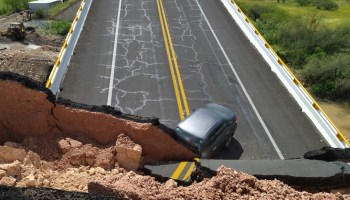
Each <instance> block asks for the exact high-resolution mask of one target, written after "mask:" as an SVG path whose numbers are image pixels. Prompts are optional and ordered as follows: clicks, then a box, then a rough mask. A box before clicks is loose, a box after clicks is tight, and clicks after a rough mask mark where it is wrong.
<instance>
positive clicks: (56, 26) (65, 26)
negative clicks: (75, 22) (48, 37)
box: [45, 20, 71, 35]
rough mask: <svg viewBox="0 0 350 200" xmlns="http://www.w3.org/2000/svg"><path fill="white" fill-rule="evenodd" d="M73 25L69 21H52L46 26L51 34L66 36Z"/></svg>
mask: <svg viewBox="0 0 350 200" xmlns="http://www.w3.org/2000/svg"><path fill="white" fill-rule="evenodd" d="M70 26H71V23H70V22H69V21H64V20H63V21H51V22H48V23H47V24H46V26H45V28H46V30H47V31H48V32H49V33H53V34H58V35H66V34H67V33H68V31H69V29H70Z"/></svg>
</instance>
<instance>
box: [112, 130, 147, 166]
mask: <svg viewBox="0 0 350 200" xmlns="http://www.w3.org/2000/svg"><path fill="white" fill-rule="evenodd" d="M116 152H117V161H118V163H119V164H120V165H121V166H123V167H125V169H127V170H133V171H136V170H137V169H138V168H139V166H140V164H141V161H142V157H141V155H142V147H141V146H140V145H139V144H136V143H134V142H133V141H132V140H131V139H130V138H129V137H127V136H126V135H124V134H120V135H119V136H118V138H117V142H116Z"/></svg>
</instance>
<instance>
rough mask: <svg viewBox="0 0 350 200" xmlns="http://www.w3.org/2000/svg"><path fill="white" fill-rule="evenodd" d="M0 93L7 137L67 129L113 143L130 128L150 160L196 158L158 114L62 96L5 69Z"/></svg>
mask: <svg viewBox="0 0 350 200" xmlns="http://www.w3.org/2000/svg"><path fill="white" fill-rule="evenodd" d="M14 91H16V92H14ZM0 94H1V99H0V105H1V108H0V112H1V116H0V132H1V136H0V142H1V143H4V142H6V141H14V142H19V141H21V140H23V139H24V138H26V137H42V136H44V135H45V136H46V135H48V134H51V135H57V134H64V135H69V136H70V137H78V136H81V135H83V136H85V137H89V138H91V139H94V140H96V141H97V142H98V143H101V144H109V143H115V141H116V139H117V136H118V135H119V134H121V133H124V134H125V135H127V136H128V137H130V138H131V139H132V140H133V141H135V142H136V143H137V144H140V145H141V146H142V154H143V157H144V161H145V162H147V161H152V160H156V161H159V160H179V159H184V160H191V159H193V158H194V157H195V156H196V155H195V154H194V153H192V152H191V151H189V150H188V149H186V148H185V147H183V146H182V145H180V144H178V143H176V142H175V141H174V140H173V139H172V138H171V137H170V136H169V135H168V134H167V133H166V132H167V131H168V132H169V131H171V130H170V129H168V128H167V127H165V126H163V125H162V124H160V123H159V122H158V119H151V118H143V117H138V116H133V115H126V114H123V113H121V112H120V111H118V110H115V109H114V108H112V107H108V106H101V107H97V106H87V105H83V104H77V103H73V102H71V101H69V100H65V99H59V100H58V101H56V99H55V96H54V95H53V94H52V93H51V91H50V90H48V89H46V88H45V87H44V86H43V85H42V84H39V83H38V82H36V81H33V80H31V79H28V78H26V77H24V76H20V75H17V74H14V73H6V72H1V73H0ZM88 111H92V112H88ZM169 133H170V132H169Z"/></svg>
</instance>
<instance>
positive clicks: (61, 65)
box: [46, 0, 92, 95]
mask: <svg viewBox="0 0 350 200" xmlns="http://www.w3.org/2000/svg"><path fill="white" fill-rule="evenodd" d="M91 3H92V0H82V2H81V4H80V7H79V9H78V11H77V14H76V15H75V19H74V21H73V22H72V25H71V27H70V30H69V32H68V34H67V37H66V39H65V41H64V43H63V46H62V48H61V51H60V53H59V54H58V57H57V59H56V62H55V64H54V67H53V69H52V71H51V73H50V76H49V78H48V80H47V82H46V87H47V88H49V89H50V90H51V91H52V93H53V94H55V95H57V93H58V92H59V91H60V85H61V82H62V80H63V78H64V76H65V74H66V71H67V66H68V64H69V61H70V59H71V57H72V55H73V51H74V48H75V45H76V44H77V42H78V39H79V36H80V33H81V30H82V29H83V26H84V23H85V20H86V17H87V14H88V12H89V9H90V6H91Z"/></svg>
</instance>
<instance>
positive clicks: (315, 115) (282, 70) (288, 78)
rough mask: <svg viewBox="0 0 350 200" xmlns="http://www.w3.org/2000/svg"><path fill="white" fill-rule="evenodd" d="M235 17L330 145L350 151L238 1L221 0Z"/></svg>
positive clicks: (332, 124) (336, 129) (333, 126)
mask: <svg viewBox="0 0 350 200" xmlns="http://www.w3.org/2000/svg"><path fill="white" fill-rule="evenodd" d="M221 2H222V3H223V4H224V6H225V7H226V9H227V10H228V12H229V13H230V14H231V16H232V18H233V19H234V20H235V21H236V23H237V24H238V25H239V27H240V28H241V30H242V31H243V32H244V34H245V35H246V36H247V38H248V39H249V40H250V42H251V43H253V45H254V46H255V47H256V48H257V50H258V51H259V52H260V54H261V55H262V56H263V58H264V59H265V60H266V62H267V63H268V64H269V65H270V67H271V70H272V71H273V72H274V73H276V74H277V76H278V78H279V79H280V80H281V81H282V83H283V84H284V86H285V87H286V88H287V89H288V91H289V92H290V94H291V95H292V96H293V97H294V98H295V100H296V101H297V102H298V104H299V106H300V107H301V108H302V111H303V112H305V113H306V115H307V116H308V117H309V118H310V119H311V121H312V122H313V123H314V125H315V126H316V127H317V129H318V130H319V131H320V133H321V134H322V135H323V137H324V138H325V139H326V140H327V142H328V143H329V145H330V146H332V147H337V148H348V147H349V146H350V143H349V141H347V140H346V138H345V137H344V136H343V134H342V133H341V132H340V131H339V129H338V128H337V127H336V126H335V125H334V123H333V122H332V121H331V120H330V118H329V117H328V116H327V115H326V113H325V112H324V111H323V110H322V109H321V107H320V106H319V105H318V104H317V102H316V101H315V100H314V98H313V97H312V96H311V95H310V94H309V93H308V92H307V91H306V89H305V88H304V87H303V85H302V84H301V83H300V81H299V80H298V79H297V78H296V77H295V76H294V75H293V73H292V72H291V70H290V69H289V68H288V66H287V65H286V64H285V63H284V62H283V61H282V60H281V58H280V57H279V56H278V55H277V54H276V52H275V51H274V50H273V49H272V48H271V46H270V45H269V44H268V43H267V42H266V40H265V39H264V37H263V36H262V35H261V34H260V33H259V31H258V30H257V29H256V28H255V26H254V25H253V23H252V22H251V21H250V20H249V19H248V17H247V16H246V15H245V14H244V13H243V12H242V10H241V9H240V8H239V6H238V5H237V3H236V2H235V1H234V0H221Z"/></svg>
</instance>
